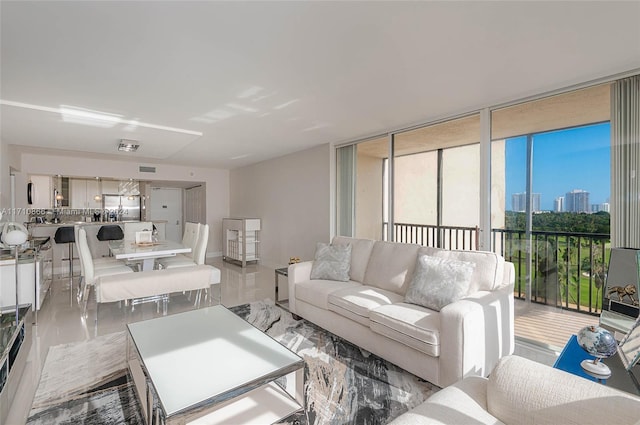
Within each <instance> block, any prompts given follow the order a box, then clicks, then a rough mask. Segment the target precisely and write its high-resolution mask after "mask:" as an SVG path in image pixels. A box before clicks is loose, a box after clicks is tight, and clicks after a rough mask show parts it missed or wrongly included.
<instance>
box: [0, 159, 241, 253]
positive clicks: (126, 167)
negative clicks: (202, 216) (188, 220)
mask: <svg viewBox="0 0 640 425" xmlns="http://www.w3.org/2000/svg"><path fill="white" fill-rule="evenodd" d="M3 156H4V155H3ZM139 165H148V166H154V167H156V173H155V174H150V173H140V172H139V171H138V166H139ZM16 168H17V167H16ZM19 170H20V173H18V174H17V175H16V191H17V195H19V196H17V198H16V206H17V207H27V200H26V184H27V179H28V175H29V174H43V175H55V174H61V175H63V176H84V177H91V176H100V177H109V178H115V179H128V178H132V179H136V180H169V181H180V182H184V181H192V182H204V183H205V186H206V197H207V204H206V208H207V224H209V228H210V234H209V243H208V248H207V256H214V255H215V256H219V255H222V219H223V218H224V217H226V216H228V215H229V171H228V170H220V169H215V168H199V167H188V166H181V165H165V164H153V163H144V164H141V163H138V162H125V161H117V160H102V159H91V158H80V157H73V156H69V155H65V156H56V155H49V154H42V153H22V154H21V165H20V167H19ZM3 177H4V174H3ZM2 184H3V186H4V179H3V183H2ZM23 188H24V190H22V189H23Z"/></svg>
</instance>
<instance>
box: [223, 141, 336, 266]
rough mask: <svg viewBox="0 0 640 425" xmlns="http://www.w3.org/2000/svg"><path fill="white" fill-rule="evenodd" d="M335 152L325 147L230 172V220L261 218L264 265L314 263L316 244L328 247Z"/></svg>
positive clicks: (326, 145) (261, 247)
mask: <svg viewBox="0 0 640 425" xmlns="http://www.w3.org/2000/svg"><path fill="white" fill-rule="evenodd" d="M331 149H332V148H331V146H330V145H329V144H324V145H321V146H318V147H314V148H311V149H307V150H305V151H301V152H297V153H293V154H290V155H286V156H283V157H279V158H275V159H272V160H268V161H263V162H260V163H257V164H253V165H249V166H246V167H242V168H238V169H235V170H232V171H231V178H230V181H231V193H230V199H231V202H230V206H231V209H230V211H231V216H233V217H255V218H260V219H262V231H261V234H260V241H261V242H260V245H261V246H260V250H261V263H262V264H265V265H268V266H272V267H275V266H280V267H281V266H284V265H286V264H287V263H288V262H289V258H290V257H294V256H295V257H299V258H300V259H302V260H311V259H313V255H314V253H315V248H316V243H317V242H329V239H330V216H331V205H330V202H329V200H330V196H331V195H330V193H331V191H330V185H331V183H330V181H331V179H330V177H331V176H330V174H331V169H330V158H331Z"/></svg>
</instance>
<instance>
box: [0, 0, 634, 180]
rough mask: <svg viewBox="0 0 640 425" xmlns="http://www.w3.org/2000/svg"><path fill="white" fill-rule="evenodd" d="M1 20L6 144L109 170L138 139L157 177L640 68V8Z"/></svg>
mask: <svg viewBox="0 0 640 425" xmlns="http://www.w3.org/2000/svg"><path fill="white" fill-rule="evenodd" d="M0 14H1V28H0V31H1V33H0V35H1V57H0V60H1V62H0V67H1V68H0V70H1V80H0V82H1V86H0V98H1V99H2V100H3V102H4V103H3V104H2V106H1V110H0V112H1V116H0V118H1V120H2V121H1V123H0V125H1V137H2V141H3V143H9V144H17V145H24V146H29V147H31V148H55V149H64V150H67V151H69V150H75V151H79V152H86V153H87V155H94V156H95V155H96V154H101V155H118V153H117V152H116V146H117V144H118V141H119V139H121V138H126V139H134V140H138V141H139V142H140V144H141V145H142V146H141V148H140V150H139V151H138V152H137V153H136V154H134V155H133V156H132V155H131V154H129V155H128V156H127V157H133V158H134V159H135V160H140V161H143V160H147V161H148V160H152V161H153V162H156V163H162V162H167V163H174V164H190V165H198V166H212V167H224V168H236V167H239V166H243V165H246V164H250V163H254V162H258V161H262V160H265V159H268V158H272V157H276V156H280V155H283V154H286V153H290V152H294V151H299V150H303V149H306V148H309V147H312V146H315V145H319V144H322V143H328V142H336V143H338V142H343V141H347V140H351V139H356V138H358V137H363V136H367V135H373V134H377V133H379V132H382V131H385V130H389V129H393V128H400V127H403V126H405V125H409V124H412V123H418V122H423V121H427V120H429V119H433V118H436V117H443V116H447V115H451V114H456V113H461V112H465V111H469V110H472V109H475V108H479V107H482V106H488V105H491V104H497V103H501V102H505V101H510V100H514V99H519V98H523V97H525V96H529V95H533V94H537V93H541V92H545V91H548V90H553V89H557V88H562V87H566V86H568V85H571V84H575V83H581V82H585V81H590V80H592V79H596V78H600V77H606V76H610V75H613V74H617V73H620V72H627V71H630V70H636V69H640V25H638V21H639V19H640V2H638V1H631V2H620V3H618V2H610V1H606V2H579V1H572V2H480V1H475V2H407V3H404V2H267V1H264V2H186V1H175V2H170V1H169V2H152V1H142V2H115V1H114V2H80V1H73V2H55V1H43V2H7V1H2V2H1V3H0ZM14 102H18V103H19V104H21V105H20V106H16V103H14ZM25 106H26V107H25ZM60 108H66V109H69V108H72V109H76V110H82V111H91V113H92V114H94V115H93V117H94V118H95V114H109V115H110V116H111V117H113V116H115V117H116V118H115V120H116V121H115V124H114V121H105V120H102V119H91V120H68V119H67V120H65V115H64V114H61V113H60V111H59V109H60ZM105 123H106V124H105ZM139 123H141V124H139ZM145 123H146V124H145ZM138 124H139V125H138ZM147 124H151V125H153V126H152V127H149V126H148V125H147ZM109 125H110V126H109ZM158 126H160V127H162V128H157V127H158ZM164 127H170V128H171V130H167V129H165V128H164ZM175 129H182V130H189V131H190V133H188V134H185V133H183V132H177V131H174V130H175ZM194 132H195V133H202V135H201V136H198V135H197V134H194ZM119 155H121V156H119V157H122V158H124V155H125V154H119Z"/></svg>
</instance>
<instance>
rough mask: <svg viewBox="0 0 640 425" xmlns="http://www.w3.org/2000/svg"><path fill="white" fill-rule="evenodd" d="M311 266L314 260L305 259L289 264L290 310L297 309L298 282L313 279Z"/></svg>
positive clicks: (293, 311) (294, 311) (292, 311)
mask: <svg viewBox="0 0 640 425" xmlns="http://www.w3.org/2000/svg"><path fill="white" fill-rule="evenodd" d="M311 266H313V261H304V262H302V263H296V264H291V265H289V271H288V274H289V276H288V284H289V311H290V312H291V313H297V311H296V284H298V283H301V282H306V281H308V280H311Z"/></svg>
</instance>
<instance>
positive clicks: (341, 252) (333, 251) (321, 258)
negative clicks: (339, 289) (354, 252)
mask: <svg viewBox="0 0 640 425" xmlns="http://www.w3.org/2000/svg"><path fill="white" fill-rule="evenodd" d="M350 269H351V245H329V244H326V243H318V245H317V247H316V256H315V259H314V261H313V265H312V266H311V279H324V280H338V281H341V282H347V281H348V280H349V270H350Z"/></svg>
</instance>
